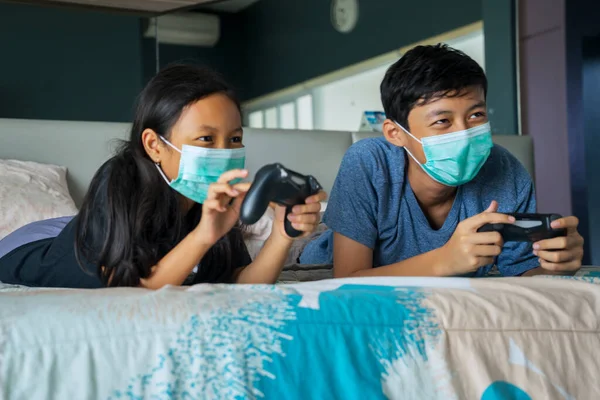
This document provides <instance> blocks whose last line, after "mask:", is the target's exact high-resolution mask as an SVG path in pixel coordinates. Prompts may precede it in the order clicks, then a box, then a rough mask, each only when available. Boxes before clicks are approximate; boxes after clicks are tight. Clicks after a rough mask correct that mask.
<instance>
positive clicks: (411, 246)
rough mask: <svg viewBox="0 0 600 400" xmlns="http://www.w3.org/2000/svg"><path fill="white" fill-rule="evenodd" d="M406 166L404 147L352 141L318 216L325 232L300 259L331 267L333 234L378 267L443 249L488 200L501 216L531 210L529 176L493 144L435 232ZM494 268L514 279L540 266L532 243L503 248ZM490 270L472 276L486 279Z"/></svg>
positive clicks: (532, 199) (533, 204)
mask: <svg viewBox="0 0 600 400" xmlns="http://www.w3.org/2000/svg"><path fill="white" fill-rule="evenodd" d="M406 165H407V156H406V153H405V152H404V150H403V148H401V147H397V146H394V145H393V144H391V143H389V142H388V141H386V140H385V138H374V139H363V140H361V141H359V142H357V143H356V144H354V145H353V146H352V147H351V148H350V149H349V150H348V152H347V153H346V155H345V156H344V159H343V161H342V165H341V167H340V172H339V174H338V176H337V178H336V181H335V184H334V187H333V190H332V192H331V198H330V200H329V202H328V206H327V211H326V212H325V216H324V218H323V221H324V223H325V224H326V225H327V226H328V228H329V229H330V230H329V231H327V232H326V233H324V234H323V235H322V236H321V237H320V238H319V239H317V240H315V241H313V242H312V243H310V244H309V245H308V246H307V247H306V249H305V250H304V252H303V253H302V255H301V257H300V262H301V263H302V264H329V263H332V262H333V232H337V233H340V234H342V235H344V236H346V237H348V238H350V239H352V240H354V241H356V242H358V243H361V244H363V245H365V246H367V247H369V248H370V249H373V265H374V266H375V267H378V266H382V265H389V264H394V263H397V262H400V261H403V260H406V259H408V258H411V257H414V256H417V255H419V254H423V253H426V252H428V251H431V250H434V249H437V248H439V247H441V246H443V245H444V244H445V243H446V242H447V241H448V240H449V239H450V237H451V236H452V234H453V233H454V231H455V229H456V226H457V225H458V223H459V222H460V221H463V220H465V219H467V218H469V217H472V216H474V215H476V214H479V213H481V212H483V211H485V210H486V209H487V207H488V206H489V205H490V203H491V202H492V200H496V201H497V202H498V204H499V208H498V212H501V213H508V212H520V213H533V212H535V210H536V201H535V193H534V188H533V183H532V180H531V177H530V176H529V174H528V173H527V171H526V170H525V168H524V167H523V166H522V165H521V164H520V163H519V161H518V160H517V159H516V158H515V157H514V156H513V155H511V154H510V153H509V152H508V151H507V150H505V149H504V148H502V147H499V146H494V147H493V148H492V151H491V154H490V157H489V158H488V160H487V162H486V163H485V165H484V166H483V168H482V169H481V171H480V172H479V174H478V175H477V176H476V177H475V179H473V180H472V181H471V182H469V183H467V184H465V185H462V186H460V187H459V188H458V190H457V193H456V199H455V200H454V204H453V206H452V209H451V210H450V213H449V214H448V217H447V218H446V221H445V222H444V225H443V226H442V227H441V228H440V229H437V230H436V229H433V228H432V227H431V226H430V224H429V222H428V221H427V218H426V217H425V215H424V214H423V211H422V210H421V207H420V206H419V204H418V202H417V199H416V197H415V195H414V193H413V191H412V189H411V187H410V184H409V182H408V180H407V179H406ZM496 265H497V267H498V270H499V272H500V274H502V275H503V276H515V275H521V274H523V273H524V272H526V271H528V270H530V269H533V268H536V267H537V266H538V261H537V257H535V256H534V255H533V252H532V249H531V244H528V243H506V244H505V245H504V248H503V251H502V254H501V255H500V256H499V257H497V260H496ZM491 268H492V265H489V266H486V267H483V268H480V269H479V270H478V271H476V273H474V274H472V276H485V275H487V274H488V273H489V272H490V270H491Z"/></svg>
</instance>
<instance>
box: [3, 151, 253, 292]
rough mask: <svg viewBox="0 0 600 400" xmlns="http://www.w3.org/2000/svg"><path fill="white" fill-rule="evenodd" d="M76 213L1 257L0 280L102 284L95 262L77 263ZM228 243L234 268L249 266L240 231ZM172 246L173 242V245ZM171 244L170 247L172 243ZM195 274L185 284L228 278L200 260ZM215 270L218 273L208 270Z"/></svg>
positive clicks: (100, 197)
mask: <svg viewBox="0 0 600 400" xmlns="http://www.w3.org/2000/svg"><path fill="white" fill-rule="evenodd" d="M110 164H111V161H108V162H107V163H106V164H105V165H104V166H103V167H102V168H101V169H100V170H99V171H98V173H99V174H100V176H101V178H102V180H101V181H100V184H99V185H98V189H97V190H96V193H94V198H95V200H96V202H95V204H97V205H104V204H106V202H105V201H104V200H105V199H106V196H107V181H108V179H107V177H108V174H109V171H110V167H111V165H110ZM91 212H92V218H95V219H98V220H103V219H104V218H106V217H107V216H106V208H105V207H102V206H100V207H95V208H93V209H92V211H91ZM78 219H79V216H76V217H75V218H73V219H72V220H71V222H69V224H67V226H66V227H65V228H64V229H63V230H62V231H61V233H60V234H59V235H58V236H57V237H55V238H50V239H43V240H38V241H35V242H32V243H28V244H25V245H23V246H20V247H18V248H16V249H14V250H13V251H11V252H10V253H8V254H6V255H5V256H4V257H2V258H0V282H3V283H7V284H18V285H24V286H34V287H64V288H82V289H92V288H100V287H103V283H102V280H101V279H100V275H99V271H98V267H97V265H95V264H94V263H90V262H88V261H87V260H85V259H82V260H81V262H82V264H83V266H80V264H79V263H78V262H77V258H76V256H75V236H76V234H77V223H78ZM228 238H229V240H230V241H231V243H235V246H234V247H233V248H232V249H231V250H232V254H231V262H232V266H233V268H234V269H235V268H239V267H244V266H247V265H249V264H250V263H251V262H252V259H251V258H250V254H249V253H248V250H247V248H246V246H245V244H244V243H243V240H241V232H240V231H239V230H232V231H231V232H230V233H229V234H228ZM103 239H104V238H94V237H88V239H87V240H88V241H90V240H91V243H88V247H89V248H91V249H98V248H100V243H102V242H103ZM174 245H175V244H174ZM174 245H173V246H174ZM198 271H199V273H198V274H191V275H190V277H188V279H187V280H186V281H185V283H184V284H192V283H202V282H211V283H213V282H227V281H228V279H230V278H231V277H224V276H220V274H219V273H218V271H206V270H205V269H203V268H202V263H201V264H200V265H199V267H198ZM211 272H217V273H211Z"/></svg>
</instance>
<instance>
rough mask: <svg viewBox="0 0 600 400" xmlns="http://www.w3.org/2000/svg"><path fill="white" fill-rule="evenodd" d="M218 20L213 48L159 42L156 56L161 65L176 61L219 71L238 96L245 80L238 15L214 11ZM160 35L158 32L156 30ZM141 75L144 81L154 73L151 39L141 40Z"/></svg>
mask: <svg viewBox="0 0 600 400" xmlns="http://www.w3.org/2000/svg"><path fill="white" fill-rule="evenodd" d="M218 15H219V18H220V20H221V36H220V39H219V41H218V43H217V44H216V45H215V46H214V47H210V48H209V47H192V46H176V45H167V44H161V45H160V47H159V58H160V66H161V68H162V67H164V66H166V65H168V64H171V63H176V62H186V63H193V64H201V65H206V66H209V67H211V68H214V69H215V70H217V71H219V72H220V73H221V74H223V75H224V77H225V78H226V79H227V81H228V82H229V83H230V84H231V85H233V86H234V87H236V89H237V90H238V92H239V93H240V95H243V92H244V87H245V85H244V83H245V82H246V80H247V75H246V69H245V67H244V65H245V62H244V54H245V53H244V50H243V49H244V46H243V40H244V38H243V33H242V31H241V26H242V22H241V16H240V15H239V14H218ZM159 35H160V33H159ZM142 57H143V77H144V83H145V82H148V81H149V80H150V78H152V76H154V74H155V73H156V44H155V41H154V39H143V40H142Z"/></svg>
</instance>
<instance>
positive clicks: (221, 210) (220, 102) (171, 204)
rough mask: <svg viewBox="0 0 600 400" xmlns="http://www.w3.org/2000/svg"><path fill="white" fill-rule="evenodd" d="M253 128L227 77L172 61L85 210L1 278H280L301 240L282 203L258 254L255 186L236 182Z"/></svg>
mask: <svg viewBox="0 0 600 400" xmlns="http://www.w3.org/2000/svg"><path fill="white" fill-rule="evenodd" d="M242 138H243V131H242V120H241V112H240V104H239V102H238V100H237V99H236V97H235V95H234V93H233V91H232V90H231V88H230V87H229V86H228V85H227V84H226V83H225V82H224V81H223V80H222V79H221V78H220V76H218V75H217V74H215V73H214V72H212V71H210V70H207V69H204V68H200V67H196V66H189V65H175V66H171V67H168V68H166V69H164V70H162V71H161V72H159V74H158V75H157V76H155V77H154V78H153V79H152V80H151V81H150V82H149V83H148V85H147V87H146V88H145V89H144V90H143V92H142V93H141V95H140V98H139V100H138V106H137V110H136V114H135V120H134V122H133V126H132V129H131V135H130V140H129V141H127V142H125V143H124V144H123V145H122V147H121V149H120V151H119V152H118V153H117V154H116V155H115V156H114V157H112V158H111V159H110V160H108V161H107V162H106V163H105V164H104V165H103V166H102V167H100V169H99V170H98V171H97V172H96V174H95V176H94V178H93V180H92V182H91V184H90V188H89V190H88V193H87V195H86V197H85V199H84V202H83V205H82V207H81V210H80V212H79V214H78V215H77V216H76V217H75V218H73V219H72V220H71V221H70V222H69V223H68V224H67V225H66V226H65V227H64V229H62V231H61V232H60V234H58V236H56V237H55V238H48V239H42V240H38V241H35V242H32V243H27V244H24V245H22V246H20V247H18V248H16V249H14V250H12V251H10V252H9V253H8V254H6V255H5V256H3V257H2V258H0V281H1V282H4V283H14V284H21V285H27V286H46V287H73V288H98V287H103V286H142V287H146V288H152V289H158V288H161V287H163V286H165V285H182V284H184V283H186V284H187V283H200V282H208V283H232V282H236V283H274V282H275V280H276V279H277V277H278V276H279V273H280V272H281V268H282V267H283V263H284V261H285V259H286V256H287V253H288V251H289V249H290V247H291V243H292V239H291V238H289V237H288V236H287V235H286V234H285V229H284V224H283V222H284V221H283V220H284V215H285V209H284V208H282V207H280V206H277V209H276V213H275V214H276V222H275V223H274V224H273V230H272V233H271V235H270V237H269V239H268V240H267V242H266V244H265V246H264V248H263V249H262V251H261V253H260V254H259V255H258V256H257V258H256V259H255V260H254V261H252V260H251V259H250V256H249V255H248V251H247V250H246V246H245V245H244V242H243V238H242V232H241V229H240V227H239V225H238V218H239V209H240V206H241V202H242V200H243V198H244V196H245V194H246V192H247V191H248V189H249V187H250V184H249V183H235V182H236V181H239V180H241V179H243V178H246V177H247V176H248V172H247V171H245V170H243V169H241V168H243V164H244V146H243V144H242ZM325 197H326V196H325V194H324V193H319V194H318V195H315V196H312V197H310V198H308V199H307V200H306V204H305V205H302V206H297V207H296V208H295V209H294V212H293V214H291V215H290V216H289V219H290V221H291V222H292V223H293V226H294V228H296V229H297V230H300V231H303V232H306V233H307V234H308V233H310V232H312V231H313V230H314V229H315V228H316V226H317V225H318V223H319V212H320V208H321V206H320V201H322V200H324V199H325ZM29 230H31V228H30V229H29ZM14 234H17V232H15V233H14ZM14 234H13V235H14ZM0 247H1V246H0ZM194 271H195V272H194Z"/></svg>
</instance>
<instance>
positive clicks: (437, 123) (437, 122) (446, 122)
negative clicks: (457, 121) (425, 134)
mask: <svg viewBox="0 0 600 400" xmlns="http://www.w3.org/2000/svg"><path fill="white" fill-rule="evenodd" d="M449 123H450V120H449V119H448V118H444V119H440V120H438V121H435V122H434V123H433V124H434V125H444V124H449Z"/></svg>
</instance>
